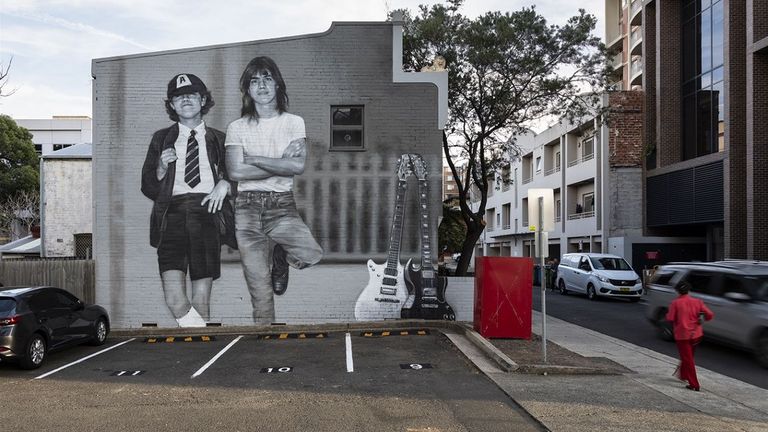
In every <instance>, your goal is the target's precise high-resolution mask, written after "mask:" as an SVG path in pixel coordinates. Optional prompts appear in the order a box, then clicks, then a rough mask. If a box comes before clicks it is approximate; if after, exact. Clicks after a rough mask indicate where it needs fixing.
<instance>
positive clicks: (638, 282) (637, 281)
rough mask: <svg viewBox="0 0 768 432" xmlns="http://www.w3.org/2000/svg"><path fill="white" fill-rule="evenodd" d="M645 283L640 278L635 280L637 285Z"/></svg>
mask: <svg viewBox="0 0 768 432" xmlns="http://www.w3.org/2000/svg"><path fill="white" fill-rule="evenodd" d="M641 283H643V280H642V279H640V278H637V279H635V284H641Z"/></svg>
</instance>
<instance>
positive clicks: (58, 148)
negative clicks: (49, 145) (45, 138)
mask: <svg viewBox="0 0 768 432" xmlns="http://www.w3.org/2000/svg"><path fill="white" fill-rule="evenodd" d="M73 145H74V144H54V145H53V151H56V150H61V149H65V148H67V147H71V146H73Z"/></svg>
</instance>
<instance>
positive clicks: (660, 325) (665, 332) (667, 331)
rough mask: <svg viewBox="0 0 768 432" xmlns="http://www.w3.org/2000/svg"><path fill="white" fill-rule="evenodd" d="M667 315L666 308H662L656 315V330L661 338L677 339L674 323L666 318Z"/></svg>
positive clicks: (670, 340)
mask: <svg viewBox="0 0 768 432" xmlns="http://www.w3.org/2000/svg"><path fill="white" fill-rule="evenodd" d="M666 315H667V311H666V310H665V309H662V310H660V311H659V313H658V314H657V315H656V322H655V324H656V330H657V332H658V335H659V338H661V340H665V341H667V342H672V341H674V340H675V332H674V331H673V330H672V323H671V322H669V321H667V319H666V318H665V316H666Z"/></svg>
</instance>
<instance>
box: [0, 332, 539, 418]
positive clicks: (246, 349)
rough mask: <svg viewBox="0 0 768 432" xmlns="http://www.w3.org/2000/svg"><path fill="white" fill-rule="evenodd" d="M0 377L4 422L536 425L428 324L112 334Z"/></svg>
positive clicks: (2, 368) (8, 369)
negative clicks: (284, 331)
mask: <svg viewBox="0 0 768 432" xmlns="http://www.w3.org/2000/svg"><path fill="white" fill-rule="evenodd" d="M105 350H106V351H105ZM97 353H98V354H97ZM93 354H97V355H95V356H93V357H88V356H91V355H93ZM83 358H85V360H82V359H83ZM78 361H79V363H75V362H78ZM0 378H1V379H2V381H3V382H4V383H5V384H4V387H5V388H4V390H5V391H6V392H7V393H6V394H13V395H14V397H13V398H0V411H2V412H6V413H9V412H11V413H15V414H14V415H13V416H11V418H7V419H6V420H4V423H3V424H4V427H7V428H9V429H20V430H30V429H36V430H48V429H51V428H54V427H55V428H57V430H61V431H67V430H73V431H74V430H96V429H103V428H109V429H108V430H113V431H119V430H185V431H188V430H211V429H212V428H214V427H215V428H222V427H226V428H227V430H232V431H235V430H287V431H294V430H295V431H308V430H311V431H325V430H328V431H339V430H349V431H369V430H370V431H413V432H426V431H429V432H441V431H509V430H522V431H527V430H530V431H535V430H542V428H541V427H540V426H539V424H538V423H537V422H536V421H535V420H533V419H532V418H531V417H530V416H529V415H528V414H527V413H526V412H525V411H523V410H521V409H520V408H519V407H518V406H517V404H516V403H515V402H514V401H512V399H510V398H509V397H508V396H507V395H506V394H505V393H503V392H502V391H501V390H500V389H499V388H498V387H497V386H496V385H495V384H494V383H493V382H492V381H491V380H490V379H488V378H487V377H486V376H485V375H483V374H482V373H480V372H479V371H478V370H477V369H476V368H475V366H474V365H473V364H472V363H471V362H470V361H469V360H468V359H467V358H466V357H465V356H464V355H463V354H462V353H461V352H460V351H459V350H458V349H456V348H455V347H454V346H453V344H452V343H451V342H450V340H448V338H447V337H446V336H445V335H443V334H442V333H441V332H440V331H438V330H434V329H431V330H426V331H418V330H408V331H407V333H406V334H402V335H401V330H396V331H392V332H390V333H387V334H385V333H384V332H382V331H381V330H377V331H376V332H365V331H362V332H351V333H345V332H331V333H303V334H302V333H292V334H283V335H281V334H278V333H276V334H272V335H269V337H266V336H265V335H249V334H246V335H211V336H209V337H185V336H179V337H172V338H169V337H167V336H165V335H163V336H161V337H153V338H147V337H136V338H110V339H109V340H108V342H107V344H106V345H105V346H102V347H77V348H73V349H71V350H68V351H63V352H60V353H56V354H53V355H51V356H50V357H49V358H48V363H46V364H45V365H44V366H43V367H42V368H41V369H39V370H36V371H21V370H19V369H16V368H15V366H13V365H8V364H5V365H2V364H0ZM40 407H43V411H41V410H40ZM84 424H85V425H87V426H86V427H85V428H84V427H83V425H84Z"/></svg>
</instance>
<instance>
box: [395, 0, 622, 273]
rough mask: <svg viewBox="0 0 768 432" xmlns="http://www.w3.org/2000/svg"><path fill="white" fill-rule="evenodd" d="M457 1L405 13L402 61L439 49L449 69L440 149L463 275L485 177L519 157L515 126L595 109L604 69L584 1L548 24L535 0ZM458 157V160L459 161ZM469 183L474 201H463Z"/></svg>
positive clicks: (481, 211)
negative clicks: (484, 7)
mask: <svg viewBox="0 0 768 432" xmlns="http://www.w3.org/2000/svg"><path fill="white" fill-rule="evenodd" d="M462 3H463V0H448V1H447V3H445V4H436V5H433V6H431V7H429V6H424V5H422V6H420V8H419V12H418V14H416V15H412V14H411V13H410V11H407V10H404V11H400V12H402V13H403V20H404V26H403V27H404V35H403V67H404V69H406V70H408V71H419V70H421V69H422V67H424V66H427V65H429V64H431V63H432V59H433V58H434V56H436V55H438V54H439V55H442V56H443V57H444V58H445V60H446V63H447V67H446V68H447V71H448V109H449V118H448V124H447V125H446V128H445V130H444V132H443V150H444V153H445V157H446V159H447V161H448V165H449V166H450V167H451V170H452V172H453V176H454V179H455V180H456V184H457V187H458V189H459V200H460V208H461V213H462V218H463V219H464V222H465V224H466V227H467V231H466V232H467V234H466V237H465V239H464V245H463V251H464V252H465V254H464V255H467V256H468V257H467V258H466V261H465V260H464V258H463V256H462V261H460V262H459V266H458V268H457V274H463V272H464V271H466V267H467V266H468V264H469V261H468V260H469V256H471V253H470V252H471V251H472V250H473V248H474V244H475V242H476V241H477V240H478V239H479V238H480V235H481V233H482V231H483V229H485V221H484V220H483V216H484V215H485V205H486V202H487V197H488V187H489V179H491V180H492V179H494V178H495V177H498V175H499V173H500V172H501V170H502V169H503V168H504V167H505V166H508V165H509V163H510V160H512V159H514V158H517V157H518V156H519V149H518V147H517V146H516V145H515V139H516V137H517V136H518V135H521V134H524V133H528V132H529V130H530V128H531V127H532V126H533V125H535V124H536V122H538V121H541V120H542V119H547V118H550V117H551V118H561V119H564V120H567V121H578V120H579V119H582V118H584V117H585V116H587V115H596V114H598V111H599V108H597V107H599V101H600V97H601V92H602V89H603V86H604V83H605V78H606V73H607V69H606V64H607V62H606V57H605V47H604V45H603V44H602V43H601V42H600V38H599V37H597V36H595V35H593V34H592V32H593V31H594V29H595V24H596V23H597V19H596V18H595V17H594V16H593V15H590V14H587V13H586V12H585V11H584V10H579V11H578V14H577V15H575V16H573V17H571V18H570V19H569V20H568V21H567V22H566V23H565V24H563V25H550V24H548V23H547V21H546V19H545V18H544V17H542V16H541V15H539V14H538V13H537V12H536V9H535V8H534V7H531V8H523V9H521V10H519V11H516V12H504V13H502V12H486V13H485V14H483V15H481V16H479V17H477V18H474V19H472V18H468V17H466V16H463V15H461V13H460V12H459V9H460V8H461V5H462ZM457 166H458V167H459V168H457ZM470 190H473V191H474V193H475V194H476V195H475V197H476V199H478V201H479V204H478V205H477V206H476V207H475V208H474V209H473V208H471V206H470V205H469V202H468V201H469V199H470V196H469V193H470Z"/></svg>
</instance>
